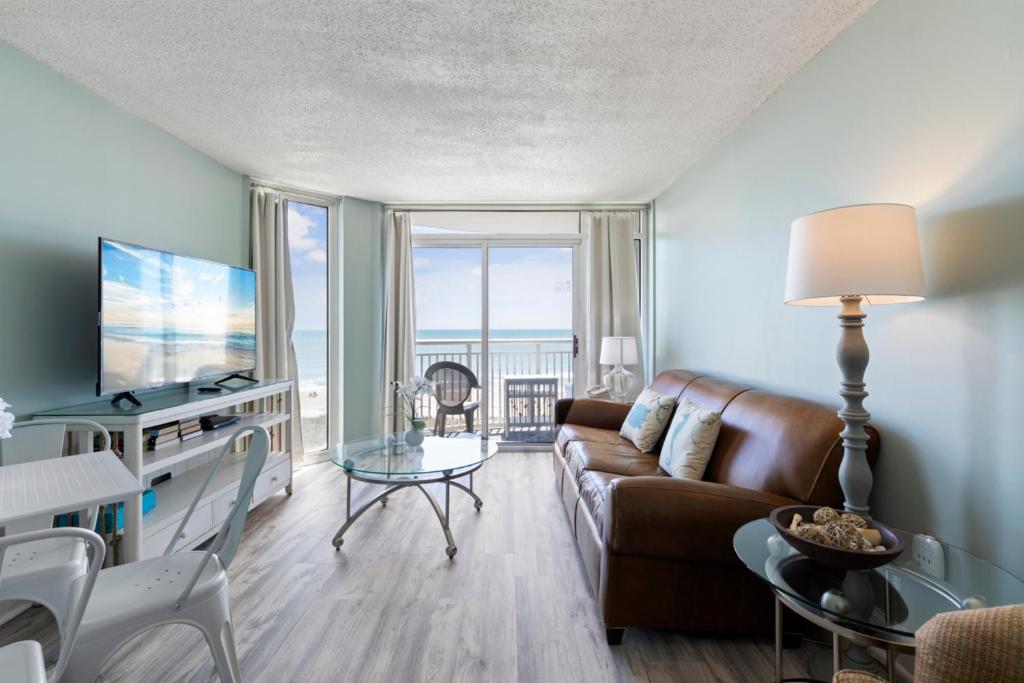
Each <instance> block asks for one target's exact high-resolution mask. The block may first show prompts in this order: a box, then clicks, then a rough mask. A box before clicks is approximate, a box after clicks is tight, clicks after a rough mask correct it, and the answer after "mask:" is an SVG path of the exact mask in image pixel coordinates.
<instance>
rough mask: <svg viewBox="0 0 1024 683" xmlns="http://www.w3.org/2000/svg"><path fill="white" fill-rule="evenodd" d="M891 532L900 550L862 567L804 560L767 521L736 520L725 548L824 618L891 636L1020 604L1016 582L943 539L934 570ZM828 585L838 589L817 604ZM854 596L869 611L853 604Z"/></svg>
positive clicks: (1021, 589)
mask: <svg viewBox="0 0 1024 683" xmlns="http://www.w3.org/2000/svg"><path fill="white" fill-rule="evenodd" d="M893 531H895V532H896V533H897V534H898V535H899V536H900V537H901V538H902V539H903V541H904V546H905V548H906V549H905V550H904V551H903V553H902V554H901V555H900V556H899V557H898V558H896V560H894V561H893V562H891V563H889V564H887V565H885V566H883V567H880V568H878V569H874V570H871V571H866V572H846V571H843V570H839V569H832V568H830V567H826V566H824V565H820V564H818V563H816V562H813V561H811V560H809V559H807V558H806V557H805V556H804V555H801V554H800V553H799V552H797V551H796V549H794V548H793V547H792V546H790V545H789V544H788V543H786V541H785V539H783V538H782V537H781V536H779V535H778V534H777V533H776V531H775V527H773V526H772V524H771V523H770V522H769V521H768V520H767V519H759V520H756V521H753V522H749V523H748V524H745V525H744V526H742V527H741V528H740V529H739V530H738V531H737V532H736V535H735V536H734V537H733V548H734V549H735V550H736V554H737V555H738V556H739V558H740V561H742V562H743V564H744V565H746V566H747V568H748V569H750V570H751V571H752V572H754V574H756V575H757V576H758V577H759V578H761V579H762V580H764V581H766V582H767V583H768V584H770V585H771V586H772V588H774V589H775V590H777V591H780V592H782V593H783V594H785V595H786V596H788V597H789V598H792V599H793V600H795V601H796V602H798V603H801V604H802V605H804V606H806V607H808V608H810V609H811V610H813V611H816V612H818V613H822V614H825V615H828V616H829V617H830V618H831V617H836V618H839V619H841V620H845V621H848V622H853V623H854V624H859V625H861V626H864V627H867V628H868V629H871V630H875V631H880V632H887V633H890V634H891V635H894V636H899V637H905V638H911V639H912V638H913V637H914V633H915V632H916V631H917V629H918V628H919V627H920V626H921V625H922V624H924V622H926V621H928V620H929V619H930V618H932V617H933V616H935V615H936V614H939V613H940V612H952V611H955V610H960V609H967V608H970V607H997V606H1000V605H1011V604H1019V603H1024V582H1022V581H1021V580H1020V579H1019V578H1017V577H1016V576H1014V575H1013V574H1010V573H1009V572H1007V571H1006V570H1004V569H1000V568H999V567H997V566H996V565H994V564H992V563H991V562H988V561H986V560H983V559H981V558H980V557H977V556H976V555H972V554H971V553H969V552H967V551H966V550H962V549H960V548H957V547H956V546H952V545H949V544H947V543H943V544H941V548H942V554H943V555H944V560H942V561H941V563H940V565H939V566H938V567H936V569H937V571H935V572H929V569H928V567H927V565H925V564H923V563H921V562H917V561H915V559H914V552H913V547H914V534H910V533H907V532H904V531H900V530H898V529H894V530H893ZM830 590H833V591H838V595H836V594H832V595H830V596H828V597H827V598H826V599H825V601H824V603H823V600H822V598H823V596H824V594H825V593H826V592H827V591H830ZM858 595H859V596H861V599H860V600H859V601H858V597H857V596H858ZM858 602H859V604H861V605H868V606H869V607H870V609H863V608H860V609H858V608H857V607H855V606H854V604H855V603H858ZM869 603H870V604H869Z"/></svg>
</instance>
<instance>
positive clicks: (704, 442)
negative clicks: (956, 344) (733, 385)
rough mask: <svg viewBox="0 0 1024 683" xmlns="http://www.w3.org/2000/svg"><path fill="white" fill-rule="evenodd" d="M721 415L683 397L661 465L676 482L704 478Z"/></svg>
mask: <svg viewBox="0 0 1024 683" xmlns="http://www.w3.org/2000/svg"><path fill="white" fill-rule="evenodd" d="M721 427H722V416H721V415H719V414H718V413H716V412H715V411H713V410H705V409H703V408H701V407H700V406H698V405H697V404H696V403H694V402H693V401H691V400H690V399H688V398H686V397H683V399H682V400H681V401H680V402H679V408H677V409H676V414H675V417H673V418H672V424H671V426H669V428H668V434H667V435H666V436H665V445H664V446H662V447H661V454H660V455H659V456H658V464H659V465H661V469H663V470H665V471H666V472H668V473H669V474H671V475H672V476H673V477H675V478H677V479H703V478H704V470H705V469H706V468H707V466H708V460H710V459H711V451H713V450H714V449H715V441H716V440H717V439H718V432H719V430H720V429H721Z"/></svg>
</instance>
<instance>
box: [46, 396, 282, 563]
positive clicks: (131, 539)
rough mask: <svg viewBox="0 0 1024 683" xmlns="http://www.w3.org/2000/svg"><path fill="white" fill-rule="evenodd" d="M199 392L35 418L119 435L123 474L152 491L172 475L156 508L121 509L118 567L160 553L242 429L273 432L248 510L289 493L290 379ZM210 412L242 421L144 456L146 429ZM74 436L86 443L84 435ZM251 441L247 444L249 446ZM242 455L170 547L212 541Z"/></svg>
mask: <svg viewBox="0 0 1024 683" xmlns="http://www.w3.org/2000/svg"><path fill="white" fill-rule="evenodd" d="M198 389H199V387H197V386H190V387H180V388H177V389H171V390H167V391H160V392H155V393H152V394H146V395H143V396H140V397H139V398H140V399H141V400H142V406H141V407H140V406H134V405H131V404H129V403H128V402H127V401H121V402H120V403H119V404H112V403H110V401H97V402H95V403H89V404H86V405H80V406H73V407H70V408H63V409H60V410H51V411H48V412H46V413H40V414H38V415H36V416H35V417H37V418H44V417H45V418H61V417H65V418H71V417H75V418H82V419H86V420H92V421H94V422H98V423H99V424H101V425H103V426H104V427H106V428H107V430H108V431H110V432H111V435H119V437H120V438H116V443H119V444H120V450H121V451H122V453H121V456H122V458H123V461H124V464H125V466H126V467H127V468H128V470H129V471H130V472H131V473H132V474H133V475H135V476H136V477H138V478H139V481H140V482H141V483H142V485H143V486H145V487H147V488H148V487H149V485H150V482H151V481H152V480H153V478H154V477H158V476H160V475H162V474H165V473H168V472H170V473H171V475H172V476H171V478H170V479H169V480H167V481H164V482H162V483H160V484H158V485H157V486H155V487H154V490H155V491H156V508H155V509H153V510H151V511H149V512H148V513H146V514H145V515H143V514H142V501H141V497H139V496H136V497H135V498H133V499H131V500H129V501H127V502H126V503H125V506H124V541H123V546H122V549H123V552H122V561H125V562H133V561H135V560H140V559H145V558H148V557H155V556H158V555H161V554H163V552H164V550H165V549H166V548H167V545H168V544H169V543H170V541H171V537H172V536H173V535H174V533H175V531H176V529H177V526H178V523H179V522H180V521H181V518H182V517H183V516H184V515H185V511H186V510H187V509H188V506H189V505H190V504H191V502H192V499H193V498H194V497H195V495H196V491H198V489H199V485H200V484H201V483H202V482H203V480H204V479H205V478H206V476H207V475H208V474H209V473H210V467H211V466H212V465H211V461H212V460H213V458H214V456H215V455H216V454H217V453H218V450H219V449H220V448H221V447H223V446H224V444H225V443H227V442H228V440H229V439H230V437H231V435H232V434H234V433H235V432H236V431H237V430H238V429H239V428H241V427H243V426H256V425H259V426H262V427H266V428H267V429H268V430H269V431H270V432H271V452H270V454H269V455H268V456H267V462H266V464H265V465H264V467H263V472H262V473H261V474H260V476H259V478H258V479H257V480H256V488H255V490H254V491H253V498H252V507H255V506H256V505H259V504H260V503H262V502H263V501H264V500H266V499H267V498H268V497H270V496H271V495H272V494H274V493H276V492H277V491H280V490H281V489H284V490H285V491H286V492H287V493H288V494H289V495H290V494H291V492H292V453H291V442H292V429H293V428H295V425H294V424H293V423H294V418H293V415H292V413H291V405H292V401H291V392H292V391H294V382H293V381H292V380H279V379H266V380H261V381H259V382H255V383H251V384H246V385H245V386H236V387H233V388H223V389H222V390H221V391H220V392H219V393H215V394H209V393H200V392H199V390H198ZM211 414H221V415H226V414H237V415H239V416H240V418H241V419H240V420H239V422H237V423H235V424H232V425H228V426H225V427H222V428H220V429H216V430H213V431H208V432H204V433H203V435H202V436H200V437H197V438H194V439H191V440H189V441H182V442H177V443H174V444H172V445H170V446H167V447H165V448H162V449H160V450H158V451H147V450H146V443H145V439H144V436H143V433H144V432H143V430H145V429H146V428H149V427H154V426H157V425H161V424H165V423H167V422H173V421H176V420H179V421H180V420H188V419H191V418H195V417H201V416H204V415H211ZM79 438H86V439H89V441H90V442H91V439H92V435H90V434H88V433H86V434H83V435H80V437H79ZM246 441H248V440H246ZM244 459H245V453H244V452H239V453H237V454H232V455H229V456H228V458H226V459H225V460H224V462H223V463H222V464H221V467H220V469H219V470H218V472H217V474H216V476H215V477H214V479H213V480H212V481H211V482H210V486H209V487H208V488H207V490H206V494H205V496H204V497H203V500H202V501H200V504H199V505H198V506H197V507H196V510H195V512H194V513H193V514H192V519H191V520H190V521H189V523H188V526H187V527H186V528H185V530H184V531H183V532H182V533H181V534H180V538H179V539H178V543H177V544H176V545H175V548H176V549H178V550H187V549H190V548H194V547H195V546H197V545H199V544H200V543H202V542H203V541H205V540H207V539H208V538H210V537H211V536H213V535H214V534H215V533H216V532H217V530H218V529H219V528H220V524H221V523H222V522H223V521H224V519H225V518H226V517H227V514H228V512H229V511H230V510H231V508H232V506H233V505H234V503H235V500H234V496H235V491H236V490H237V489H238V482H239V479H240V477H241V474H242V466H243V461H244Z"/></svg>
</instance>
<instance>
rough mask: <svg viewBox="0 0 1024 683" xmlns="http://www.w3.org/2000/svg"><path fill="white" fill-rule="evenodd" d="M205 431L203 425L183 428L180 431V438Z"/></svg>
mask: <svg viewBox="0 0 1024 683" xmlns="http://www.w3.org/2000/svg"><path fill="white" fill-rule="evenodd" d="M201 431H203V428H202V426H201V425H198V424H197V425H195V426H194V427H182V428H181V429H179V430H178V436H185V435H186V434H195V433H196V432H201Z"/></svg>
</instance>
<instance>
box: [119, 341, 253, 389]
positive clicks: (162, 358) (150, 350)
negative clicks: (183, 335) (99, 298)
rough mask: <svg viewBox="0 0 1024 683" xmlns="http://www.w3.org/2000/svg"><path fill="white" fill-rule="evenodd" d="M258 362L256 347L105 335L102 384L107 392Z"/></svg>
mask: <svg viewBox="0 0 1024 683" xmlns="http://www.w3.org/2000/svg"><path fill="white" fill-rule="evenodd" d="M211 361H213V362H211ZM255 364H256V357H255V351H243V350H241V349H234V348H226V349H220V348H216V347H210V346H202V345H191V346H188V345H185V346H180V347H178V348H177V350H175V349H173V348H170V347H166V346H164V345H163V344H154V343H150V342H145V341H134V340H129V339H123V338H120V337H113V336H106V337H104V338H103V388H104V390H106V391H108V392H109V391H126V390H129V389H136V388H139V387H147V386H154V385H157V384H164V383H167V382H175V381H178V380H177V379H176V378H177V377H183V378H188V377H211V376H213V375H219V374H227V373H229V372H232V371H234V370H235V369H237V368H247V367H254V366H255Z"/></svg>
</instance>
